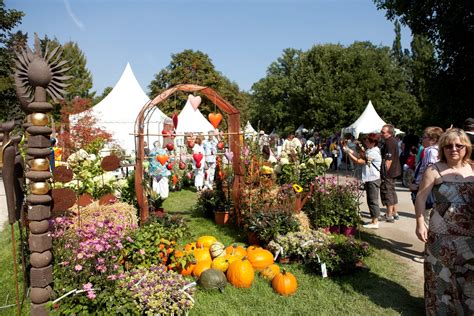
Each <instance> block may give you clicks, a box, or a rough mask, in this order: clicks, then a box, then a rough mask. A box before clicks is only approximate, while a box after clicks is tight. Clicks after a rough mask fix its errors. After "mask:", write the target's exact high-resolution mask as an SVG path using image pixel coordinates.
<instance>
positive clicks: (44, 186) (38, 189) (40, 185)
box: [30, 182, 49, 195]
mask: <svg viewBox="0 0 474 316" xmlns="http://www.w3.org/2000/svg"><path fill="white" fill-rule="evenodd" d="M30 188H31V193H32V194H37V195H43V194H46V193H48V191H49V184H48V183H46V182H33V183H32V184H31V185H30Z"/></svg>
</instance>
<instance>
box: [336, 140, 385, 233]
mask: <svg viewBox="0 0 474 316" xmlns="http://www.w3.org/2000/svg"><path fill="white" fill-rule="evenodd" d="M378 143H379V137H378V135H377V134H375V133H370V134H369V135H367V137H366V138H365V139H364V145H365V147H366V148H367V150H366V151H365V154H364V155H363V156H362V157H359V156H358V155H357V156H356V155H355V153H354V152H353V151H352V150H351V149H350V148H348V147H347V146H345V147H344V148H343V149H344V152H345V153H346V154H347V156H348V157H349V159H351V161H354V162H355V163H356V164H359V165H364V168H363V169H362V182H363V183H364V188H365V191H366V194H367V205H368V207H369V212H370V218H371V222H370V223H368V224H365V225H364V227H365V228H372V229H377V228H379V222H378V219H379V216H380V207H379V189H380V165H381V164H382V157H381V155H380V149H379V148H378V147H377V145H378Z"/></svg>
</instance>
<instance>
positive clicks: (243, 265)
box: [227, 257, 255, 288]
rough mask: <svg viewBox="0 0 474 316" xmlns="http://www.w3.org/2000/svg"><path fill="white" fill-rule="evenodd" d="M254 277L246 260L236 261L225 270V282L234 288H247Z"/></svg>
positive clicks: (251, 268)
mask: <svg viewBox="0 0 474 316" xmlns="http://www.w3.org/2000/svg"><path fill="white" fill-rule="evenodd" d="M254 277H255V270H254V269H253V267H252V265H251V264H250V262H249V261H248V260H247V258H245V257H244V258H243V259H237V260H235V261H234V262H232V263H231V264H230V265H229V269H227V280H228V281H229V282H230V284H232V285H233V286H235V287H238V288H249V287H250V286H252V282H253V279H254Z"/></svg>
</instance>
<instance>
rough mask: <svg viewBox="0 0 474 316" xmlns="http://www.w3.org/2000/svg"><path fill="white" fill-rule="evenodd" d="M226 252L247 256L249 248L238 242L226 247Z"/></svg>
mask: <svg viewBox="0 0 474 316" xmlns="http://www.w3.org/2000/svg"><path fill="white" fill-rule="evenodd" d="M225 252H226V253H227V254H228V255H232V256H238V257H239V256H240V257H245V256H246V255H247V250H245V248H244V247H242V246H238V245H237V244H233V245H232V246H229V247H227V248H225Z"/></svg>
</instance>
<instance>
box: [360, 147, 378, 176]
mask: <svg viewBox="0 0 474 316" xmlns="http://www.w3.org/2000/svg"><path fill="white" fill-rule="evenodd" d="M365 158H366V160H367V161H368V162H367V163H366V164H365V166H364V168H362V182H369V181H375V180H377V179H380V166H381V164H382V155H381V154H380V149H379V148H378V147H372V148H370V149H367V150H366V151H365ZM374 165H375V166H374ZM377 169H378V170H377Z"/></svg>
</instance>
